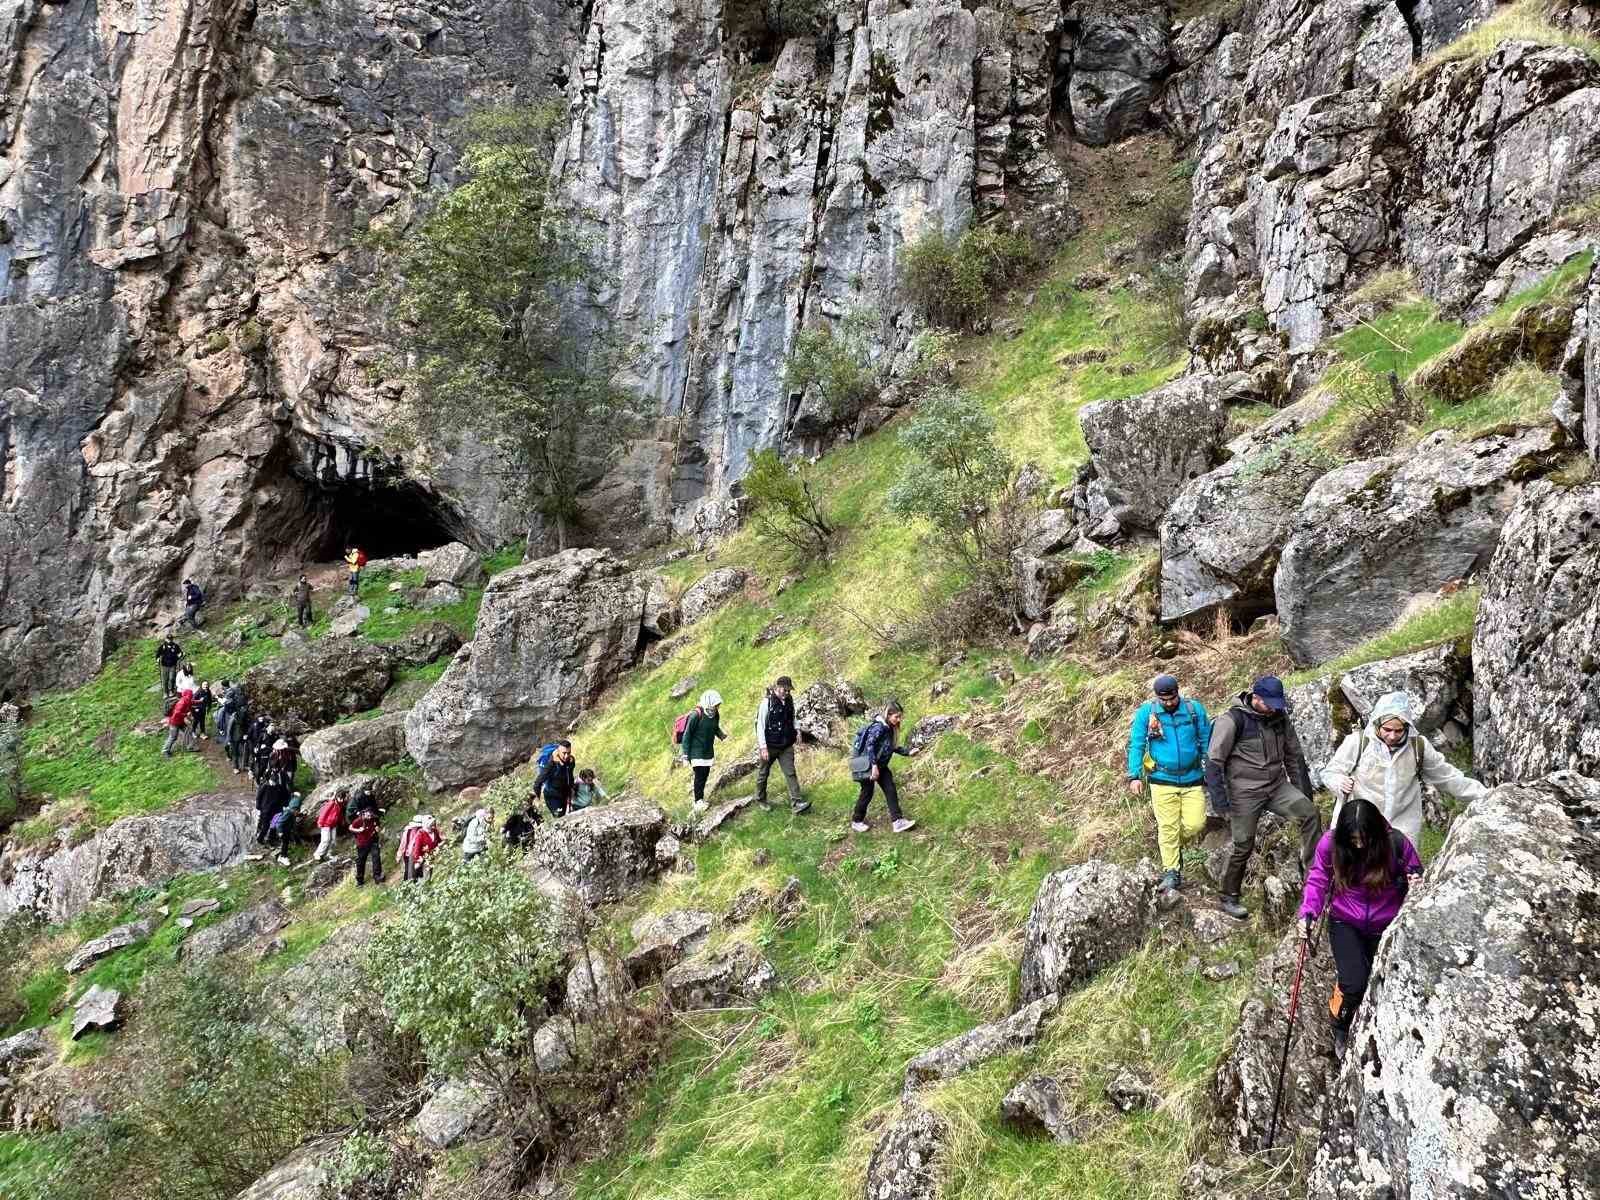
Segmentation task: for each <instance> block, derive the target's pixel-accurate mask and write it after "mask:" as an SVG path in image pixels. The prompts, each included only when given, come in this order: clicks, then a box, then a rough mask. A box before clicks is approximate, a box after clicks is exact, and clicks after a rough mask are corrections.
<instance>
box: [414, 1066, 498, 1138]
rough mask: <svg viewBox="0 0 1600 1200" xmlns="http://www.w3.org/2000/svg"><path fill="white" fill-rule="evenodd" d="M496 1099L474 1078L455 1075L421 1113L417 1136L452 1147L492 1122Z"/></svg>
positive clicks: (419, 1113) (423, 1107)
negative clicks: (457, 1077) (456, 1077)
mask: <svg viewBox="0 0 1600 1200" xmlns="http://www.w3.org/2000/svg"><path fill="white" fill-rule="evenodd" d="M493 1113H494V1099H493V1097H492V1096H490V1094H489V1090H488V1089H487V1088H486V1087H484V1086H483V1084H481V1083H478V1082H477V1081H476V1080H472V1079H451V1080H448V1081H447V1082H445V1083H444V1084H442V1085H440V1087H439V1090H438V1091H436V1092H434V1093H433V1095H432V1096H430V1097H428V1102H427V1103H426V1104H424V1105H423V1106H422V1110H421V1111H420V1112H418V1113H417V1121H416V1125H417V1136H418V1137H420V1138H421V1139H422V1140H423V1141H424V1142H426V1143H427V1144H428V1145H429V1146H432V1147H433V1148H434V1149H435V1150H448V1149H449V1148H450V1147H451V1146H454V1145H457V1144H458V1143H460V1142H462V1141H465V1140H466V1139H467V1138H468V1137H469V1136H470V1135H471V1134H472V1133H473V1132H474V1131H475V1130H477V1129H480V1128H481V1127H483V1126H484V1125H487V1124H488V1123H489V1119H490V1118H491V1117H492V1116H493Z"/></svg>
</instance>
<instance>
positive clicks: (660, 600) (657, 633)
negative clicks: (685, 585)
mask: <svg viewBox="0 0 1600 1200" xmlns="http://www.w3.org/2000/svg"><path fill="white" fill-rule="evenodd" d="M644 585H645V595H644V615H643V617H642V618H641V619H640V622H639V624H640V628H641V629H642V630H643V631H644V634H645V636H646V637H650V638H656V639H660V638H664V637H667V636H669V635H670V634H671V633H672V631H673V630H675V629H676V628H677V627H678V609H677V606H676V605H674V604H673V603H672V593H671V592H670V591H669V590H668V588H667V581H666V579H664V578H663V577H662V576H660V575H655V574H650V575H646V576H645V577H644Z"/></svg>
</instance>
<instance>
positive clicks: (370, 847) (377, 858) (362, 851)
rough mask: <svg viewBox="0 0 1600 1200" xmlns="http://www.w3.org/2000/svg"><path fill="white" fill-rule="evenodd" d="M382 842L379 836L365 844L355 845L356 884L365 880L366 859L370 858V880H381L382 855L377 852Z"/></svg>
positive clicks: (375, 881)
mask: <svg viewBox="0 0 1600 1200" xmlns="http://www.w3.org/2000/svg"><path fill="white" fill-rule="evenodd" d="M382 844H383V842H382V839H381V838H373V839H372V840H371V841H370V842H368V843H367V844H366V845H365V846H357V847H356V884H357V885H358V886H359V885H360V884H363V883H365V882H366V881H367V860H368V859H371V860H372V882H373V883H382V882H383V855H382V854H380V853H379V852H378V850H379V847H380V846H381V845H382Z"/></svg>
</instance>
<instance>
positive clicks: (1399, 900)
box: [1300, 798, 1422, 1059]
mask: <svg viewBox="0 0 1600 1200" xmlns="http://www.w3.org/2000/svg"><path fill="white" fill-rule="evenodd" d="M1421 873H1422V860H1421V859H1420V858H1419V857H1417V849H1416V847H1415V846H1414V845H1413V844H1412V842H1411V839H1410V838H1408V837H1406V835H1405V834H1404V833H1402V832H1400V830H1398V829H1395V828H1393V827H1392V826H1391V825H1390V824H1389V822H1387V821H1385V820H1384V819H1383V814H1382V813H1381V812H1379V811H1378V806H1377V805H1375V804H1373V803H1372V802H1371V801H1369V800H1362V799H1359V798H1358V799H1355V800H1349V801H1346V802H1345V803H1344V805H1343V806H1341V807H1340V809H1339V815H1338V816H1337V817H1335V818H1334V822H1333V828H1332V829H1330V830H1328V832H1327V833H1325V834H1323V835H1322V838H1321V839H1320V840H1319V841H1318V842H1317V852H1316V855H1315V857H1314V858H1313V859H1312V861H1311V870H1310V872H1309V873H1308V874H1307V875H1306V889H1305V895H1304V897H1303V898H1302V899H1301V902H1300V920H1301V926H1300V936H1301V937H1302V938H1304V939H1307V940H1309V939H1310V937H1311V933H1312V927H1313V926H1314V925H1315V924H1316V922H1317V920H1318V918H1320V917H1321V916H1322V915H1323V914H1324V913H1326V914H1327V915H1328V945H1329V946H1330V947H1331V948H1332V950H1333V966H1334V972H1335V974H1336V975H1337V977H1338V983H1337V985H1336V986H1335V987H1334V989H1333V997H1332V999H1331V1000H1330V1001H1329V1003H1328V1015H1329V1017H1330V1018H1331V1020H1332V1024H1333V1053H1334V1057H1335V1058H1340V1059H1342V1058H1344V1050H1345V1044H1346V1042H1347V1041H1348V1039H1349V1036H1350V1026H1351V1023H1352V1022H1354V1021H1355V1019H1356V1010H1357V1009H1358V1008H1360V1007H1361V1000H1362V998H1363V997H1364V996H1365V995H1366V994H1367V982H1368V980H1370V979H1371V978H1372V961H1373V959H1375V958H1376V957H1377V955H1378V943H1379V941H1380V940H1381V939H1382V938H1383V931H1384V930H1385V929H1387V928H1389V926H1390V925H1391V924H1392V923H1393V922H1394V919H1395V917H1397V916H1398V915H1399V913H1400V906H1401V905H1402V904H1404V903H1405V898H1406V893H1407V891H1408V890H1409V888H1410V886H1411V877H1412V876H1413V875H1420V874H1421Z"/></svg>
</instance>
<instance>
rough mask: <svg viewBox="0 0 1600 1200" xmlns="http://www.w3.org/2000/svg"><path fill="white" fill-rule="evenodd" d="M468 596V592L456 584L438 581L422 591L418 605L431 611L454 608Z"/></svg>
mask: <svg viewBox="0 0 1600 1200" xmlns="http://www.w3.org/2000/svg"><path fill="white" fill-rule="evenodd" d="M466 598H467V594H466V593H465V592H463V591H462V590H461V589H460V588H458V587H457V586H456V585H455V584H453V583H436V584H434V585H433V586H432V587H431V588H429V589H428V590H427V591H425V592H423V593H422V597H421V599H419V600H418V601H417V607H419V608H425V609H428V610H429V611H430V612H431V611H433V610H434V609H438V608H454V607H455V606H456V605H457V604H460V603H462V602H463V601H465V600H466Z"/></svg>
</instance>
